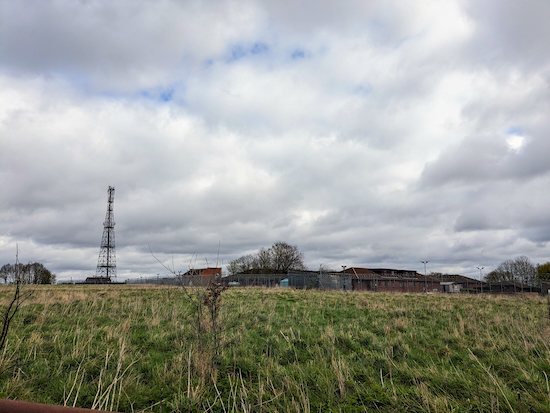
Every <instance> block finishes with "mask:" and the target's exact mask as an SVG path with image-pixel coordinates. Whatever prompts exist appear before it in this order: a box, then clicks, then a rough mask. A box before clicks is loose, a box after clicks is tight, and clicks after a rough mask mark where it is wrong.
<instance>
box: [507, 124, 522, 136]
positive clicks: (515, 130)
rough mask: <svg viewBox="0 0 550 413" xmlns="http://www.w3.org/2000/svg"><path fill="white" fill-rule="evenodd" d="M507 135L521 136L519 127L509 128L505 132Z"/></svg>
mask: <svg viewBox="0 0 550 413" xmlns="http://www.w3.org/2000/svg"><path fill="white" fill-rule="evenodd" d="M506 134H507V135H523V133H522V130H521V128H520V127H519V126H511V127H510V128H508V130H507V131H506Z"/></svg>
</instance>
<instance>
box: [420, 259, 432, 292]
mask: <svg viewBox="0 0 550 413" xmlns="http://www.w3.org/2000/svg"><path fill="white" fill-rule="evenodd" d="M420 262H421V263H422V264H424V290H425V291H426V294H427V293H428V276H427V275H426V264H427V263H429V262H430V261H420Z"/></svg>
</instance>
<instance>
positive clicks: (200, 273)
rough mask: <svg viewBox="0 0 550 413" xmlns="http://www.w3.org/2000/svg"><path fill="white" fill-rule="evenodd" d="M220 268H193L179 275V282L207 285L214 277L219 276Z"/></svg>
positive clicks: (189, 284) (186, 284) (190, 284)
mask: <svg viewBox="0 0 550 413" xmlns="http://www.w3.org/2000/svg"><path fill="white" fill-rule="evenodd" d="M221 276H222V269H221V268H217V267H208V268H195V269H191V270H189V271H187V272H186V273H184V274H183V275H182V276H181V282H182V284H183V285H185V286H207V285H208V284H210V282H211V281H212V279H213V278H214V277H221Z"/></svg>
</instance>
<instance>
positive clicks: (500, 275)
mask: <svg viewBox="0 0 550 413" xmlns="http://www.w3.org/2000/svg"><path fill="white" fill-rule="evenodd" d="M484 281H485V282H488V283H500V282H501V281H515V282H518V283H521V284H524V285H531V286H535V285H539V284H540V282H548V281H550V262H546V263H544V264H537V265H535V264H533V263H532V262H531V260H530V259H529V258H527V257H526V256H525V255H522V256H520V257H517V258H515V259H513V260H512V259H510V260H506V261H503V262H501V263H500V264H499V266H498V267H497V268H495V269H494V270H493V271H491V272H490V273H488V274H487V275H485V277H484Z"/></svg>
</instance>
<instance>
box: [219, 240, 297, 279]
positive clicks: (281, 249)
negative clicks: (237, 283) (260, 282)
mask: <svg viewBox="0 0 550 413" xmlns="http://www.w3.org/2000/svg"><path fill="white" fill-rule="evenodd" d="M305 269H306V266H305V264H304V253H303V252H302V251H300V250H299V249H298V247H297V246H296V245H291V244H288V243H286V242H283V241H277V242H276V243H274V244H273V245H272V246H271V247H269V248H268V249H265V248H261V249H260V250H259V251H258V252H257V253H256V254H254V255H250V254H249V255H244V256H242V257H240V258H237V259H236V260H233V261H230V262H229V265H228V266H227V270H228V271H229V273H230V274H238V273H246V272H255V273H270V272H277V273H286V272H287V271H289V270H305Z"/></svg>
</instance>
